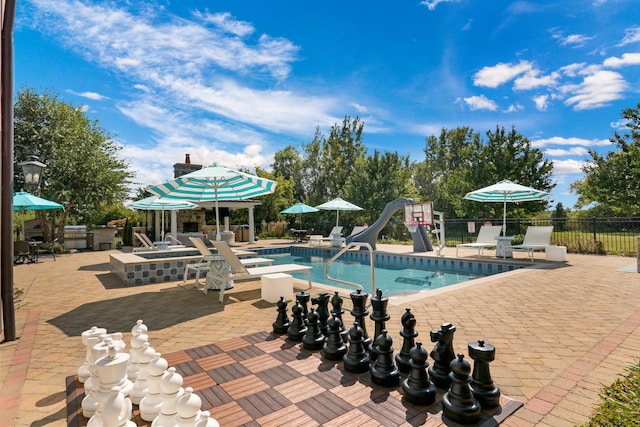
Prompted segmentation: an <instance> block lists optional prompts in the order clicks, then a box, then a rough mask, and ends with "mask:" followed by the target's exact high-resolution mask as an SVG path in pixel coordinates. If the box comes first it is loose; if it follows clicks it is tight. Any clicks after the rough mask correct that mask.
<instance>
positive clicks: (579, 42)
mask: <svg viewBox="0 0 640 427" xmlns="http://www.w3.org/2000/svg"><path fill="white" fill-rule="evenodd" d="M552 37H553V38H555V39H558V40H559V41H560V46H571V47H582V46H584V44H585V43H586V42H587V41H589V40H591V39H593V36H591V37H590V36H585V35H582V34H570V35H568V36H561V35H559V34H555V35H553V36H552Z"/></svg>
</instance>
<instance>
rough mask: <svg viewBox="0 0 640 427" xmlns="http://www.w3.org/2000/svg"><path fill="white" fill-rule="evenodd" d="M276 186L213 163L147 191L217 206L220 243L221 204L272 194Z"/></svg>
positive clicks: (257, 177) (168, 197) (217, 228)
mask: <svg viewBox="0 0 640 427" xmlns="http://www.w3.org/2000/svg"><path fill="white" fill-rule="evenodd" d="M276 184H277V183H276V182H275V181H272V180H270V179H266V178H260V177H259V176H255V175H250V174H248V173H244V172H240V171H237V170H235V169H230V168H227V167H224V166H220V165H218V164H217V163H214V164H213V165H212V166H208V167H205V168H202V169H200V170H197V171H195V172H191V173H188V174H186V175H182V176H180V177H178V178H176V179H173V180H171V181H169V182H166V183H164V184H160V185H156V186H153V187H150V188H148V191H149V192H151V193H152V194H155V195H156V196H160V197H164V198H167V199H181V200H189V201H191V202H216V225H217V227H216V240H220V212H219V209H218V201H219V200H244V199H249V198H251V197H256V196H264V195H266V194H271V193H273V192H274V191H275V189H276Z"/></svg>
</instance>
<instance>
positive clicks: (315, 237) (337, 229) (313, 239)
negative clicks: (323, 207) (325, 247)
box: [309, 225, 342, 246]
mask: <svg viewBox="0 0 640 427" xmlns="http://www.w3.org/2000/svg"><path fill="white" fill-rule="evenodd" d="M337 233H340V234H342V226H341V225H339V226H338V225H336V226H334V227H333V228H332V229H331V231H330V232H329V236H327V237H324V236H323V235H322V234H312V235H311V236H309V245H313V244H314V243H315V244H316V245H317V246H320V245H322V242H325V241H328V242H330V241H332V240H333V235H334V234H337Z"/></svg>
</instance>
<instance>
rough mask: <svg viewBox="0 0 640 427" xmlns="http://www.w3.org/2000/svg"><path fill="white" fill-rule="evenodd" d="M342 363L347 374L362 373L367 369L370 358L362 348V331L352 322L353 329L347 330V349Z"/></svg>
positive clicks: (356, 323)
mask: <svg viewBox="0 0 640 427" xmlns="http://www.w3.org/2000/svg"><path fill="white" fill-rule="evenodd" d="M342 361H343V362H344V369H345V370H346V371H348V372H354V373H364V372H367V370H368V369H369V362H370V358H369V353H368V352H367V350H366V349H365V348H364V331H363V330H362V328H361V327H360V325H358V322H354V323H353V327H352V328H351V329H349V349H348V350H347V354H345V355H344V357H343V358H342Z"/></svg>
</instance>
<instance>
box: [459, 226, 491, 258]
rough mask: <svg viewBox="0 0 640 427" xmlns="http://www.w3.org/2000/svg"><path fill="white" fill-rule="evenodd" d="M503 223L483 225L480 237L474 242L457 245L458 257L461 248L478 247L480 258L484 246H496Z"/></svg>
mask: <svg viewBox="0 0 640 427" xmlns="http://www.w3.org/2000/svg"><path fill="white" fill-rule="evenodd" d="M500 230H502V226H501V225H483V226H482V227H480V231H478V237H477V238H476V241H475V242H474V243H461V244H459V245H456V258H457V257H458V249H459V248H474V249H478V258H480V254H481V253H482V250H483V249H484V248H495V247H496V245H497V242H496V237H498V236H499V235H500Z"/></svg>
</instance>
